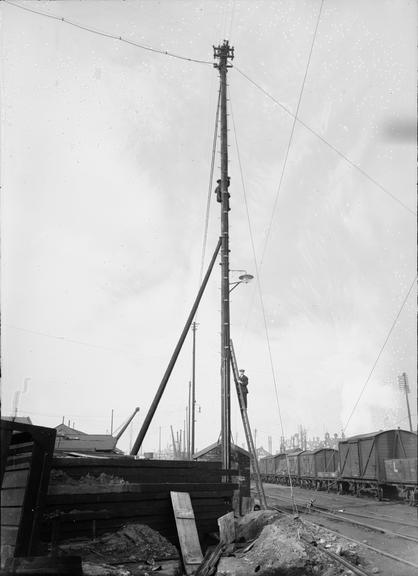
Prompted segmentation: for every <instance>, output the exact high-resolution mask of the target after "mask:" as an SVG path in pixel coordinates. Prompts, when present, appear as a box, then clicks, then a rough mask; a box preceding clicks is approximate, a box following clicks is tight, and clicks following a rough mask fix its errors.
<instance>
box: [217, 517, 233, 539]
mask: <svg viewBox="0 0 418 576" xmlns="http://www.w3.org/2000/svg"><path fill="white" fill-rule="evenodd" d="M218 526H219V541H220V542H221V544H232V542H234V541H235V519H234V513H233V512H228V514H225V515H224V516H221V517H220V518H218Z"/></svg>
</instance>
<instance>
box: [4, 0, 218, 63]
mask: <svg viewBox="0 0 418 576" xmlns="http://www.w3.org/2000/svg"><path fill="white" fill-rule="evenodd" d="M3 2H5V3H6V4H9V5H10V6H14V7H15V8H19V9H20V10H25V11H26V12H31V13H33V14H37V15H39V16H44V17H46V18H51V19H52V20H57V21H58V22H63V23H64V24H68V25H69V26H74V27H75V28H79V29H80V30H84V31H85V32H91V33H92V34H97V35H98V36H103V37H104V38H111V39H112V40H119V41H120V42H124V43H125V44H130V45H131V46H134V47H136V48H141V49H142V50H147V51H148V52H154V53H156V54H163V55H164V56H170V57H171V58H177V59H179V60H186V61H188V62H196V63H197V64H206V65H210V66H212V65H213V63H212V62H209V61H208V60H199V59H196V58H189V57H187V56H182V55H180V54H175V53H174V52H169V51H168V50H161V49H159V48H152V47H151V46H146V45H144V44H140V43H139V42H134V41H133V40H128V39H127V38H123V37H122V36H118V35H117V34H110V33H108V32H102V31H101V30H97V29H95V28H91V27H90V26H84V25H83V24H78V23H77V22H73V21H72V20H68V18H64V17H62V16H56V15H54V14H50V13H48V12H42V11H41V10H35V9H34V8H29V7H28V6H22V5H20V4H15V3H14V2H10V0H3Z"/></svg>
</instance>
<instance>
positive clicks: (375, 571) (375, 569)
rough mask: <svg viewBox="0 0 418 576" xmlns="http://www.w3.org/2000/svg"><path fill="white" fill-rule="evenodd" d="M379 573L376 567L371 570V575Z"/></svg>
mask: <svg viewBox="0 0 418 576" xmlns="http://www.w3.org/2000/svg"><path fill="white" fill-rule="evenodd" d="M379 572H380V570H379V568H377V567H375V568H372V574H379Z"/></svg>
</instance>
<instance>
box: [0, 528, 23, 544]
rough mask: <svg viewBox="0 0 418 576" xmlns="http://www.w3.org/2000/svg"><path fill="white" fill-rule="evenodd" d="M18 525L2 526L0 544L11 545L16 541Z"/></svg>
mask: <svg viewBox="0 0 418 576" xmlns="http://www.w3.org/2000/svg"><path fill="white" fill-rule="evenodd" d="M18 530H19V527H18V526H2V528H1V546H2V547H3V546H4V545H6V546H13V545H14V544H15V542H16V538H17V533H18Z"/></svg>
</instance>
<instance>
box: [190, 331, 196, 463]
mask: <svg viewBox="0 0 418 576" xmlns="http://www.w3.org/2000/svg"><path fill="white" fill-rule="evenodd" d="M196 329H197V323H196V322H193V324H192V330H193V353H192V396H191V406H190V426H191V433H190V452H191V457H193V454H194V453H195V420H196V414H195V411H196Z"/></svg>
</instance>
